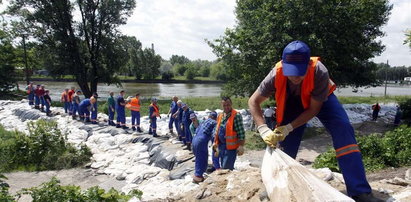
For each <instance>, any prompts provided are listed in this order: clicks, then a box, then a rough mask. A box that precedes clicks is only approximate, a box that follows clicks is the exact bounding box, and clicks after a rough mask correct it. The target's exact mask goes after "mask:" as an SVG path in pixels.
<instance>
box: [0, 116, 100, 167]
mask: <svg viewBox="0 0 411 202" xmlns="http://www.w3.org/2000/svg"><path fill="white" fill-rule="evenodd" d="M28 128H29V134H28V135H26V134H24V133H21V132H17V131H7V130H5V129H4V128H3V127H2V126H0V172H8V171H12V170H27V171H34V170H35V171H41V170H55V169H63V168H73V167H77V166H81V165H83V164H85V163H86V162H88V161H89V159H90V157H91V155H92V154H91V152H90V150H89V149H88V148H87V147H86V146H85V145H81V146H80V148H78V149H77V148H75V147H74V146H73V145H72V144H70V143H67V140H66V137H65V134H62V133H61V131H60V130H59V129H58V127H57V123H56V122H51V121H44V120H39V121H37V122H29V123H28Z"/></svg>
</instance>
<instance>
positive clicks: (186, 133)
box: [183, 121, 193, 143]
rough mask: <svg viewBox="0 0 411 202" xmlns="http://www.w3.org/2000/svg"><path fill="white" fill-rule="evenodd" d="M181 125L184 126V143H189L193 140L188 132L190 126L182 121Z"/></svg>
mask: <svg viewBox="0 0 411 202" xmlns="http://www.w3.org/2000/svg"><path fill="white" fill-rule="evenodd" d="M183 125H184V134H185V137H186V139H185V142H186V143H191V140H192V139H193V136H192V135H191V131H190V124H189V123H188V122H185V121H183Z"/></svg>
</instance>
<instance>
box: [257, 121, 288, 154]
mask: <svg viewBox="0 0 411 202" xmlns="http://www.w3.org/2000/svg"><path fill="white" fill-rule="evenodd" d="M288 125H289V126H288ZM288 125H287V126H284V127H285V129H283V128H281V127H279V128H281V129H279V130H277V129H278V128H276V129H275V130H274V131H272V130H271V129H270V128H268V127H267V124H263V125H260V126H258V127H257V130H258V132H259V133H260V136H261V138H263V140H264V142H265V143H266V144H267V145H268V146H270V147H273V148H275V147H276V146H277V143H278V142H280V141H283V140H284V139H285V137H286V136H287V135H288V133H289V132H291V131H292V130H293V128H292V126H291V124H288ZM290 127H291V128H290ZM288 129H289V130H288ZM280 131H284V132H280ZM285 132H287V134H285Z"/></svg>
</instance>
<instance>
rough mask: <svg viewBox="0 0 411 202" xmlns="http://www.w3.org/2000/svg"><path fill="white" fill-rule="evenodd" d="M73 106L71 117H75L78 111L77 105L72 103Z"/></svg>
mask: <svg viewBox="0 0 411 202" xmlns="http://www.w3.org/2000/svg"><path fill="white" fill-rule="evenodd" d="M72 105H73V112H72V113H73V116H75V115H76V113H77V111H78V110H79V109H78V104H77V103H73V104H72ZM79 114H80V113H79Z"/></svg>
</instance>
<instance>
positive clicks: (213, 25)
mask: <svg viewBox="0 0 411 202" xmlns="http://www.w3.org/2000/svg"><path fill="white" fill-rule="evenodd" d="M390 2H391V3H392V4H393V5H394V7H393V10H392V12H391V15H390V19H389V21H388V23H387V25H385V26H384V27H383V30H384V31H385V32H386V36H385V37H383V38H381V40H382V42H383V44H384V45H385V46H386V50H385V51H384V52H383V53H382V54H381V56H377V57H375V58H374V59H373V60H374V61H375V62H384V63H385V62H386V61H387V59H388V60H389V63H390V65H392V66H401V65H406V66H411V49H410V48H409V47H408V46H406V45H403V41H404V39H405V34H404V31H405V30H406V29H407V28H408V29H411V12H410V11H411V0H391V1H390ZM1 7H3V6H0V10H3V9H1ZM234 8H235V0H154V1H153V0H137V7H136V9H135V10H134V13H133V15H132V16H131V17H130V18H129V19H128V23H127V24H126V25H124V26H122V27H121V28H120V29H121V30H122V32H123V33H124V34H127V35H132V36H136V38H137V39H139V40H140V41H141V42H142V43H143V46H144V47H150V46H151V43H154V46H155V50H156V52H157V53H158V54H160V55H161V56H162V57H163V58H164V59H169V58H170V56H171V55H173V54H177V55H185V56H187V57H188V58H190V59H192V60H194V59H207V60H214V59H216V56H215V55H214V53H213V52H212V49H211V48H210V47H209V46H208V45H207V43H206V42H205V40H204V39H209V40H212V39H216V38H218V37H219V36H221V35H223V34H224V30H225V29H226V28H232V27H234V25H235V16H234Z"/></svg>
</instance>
